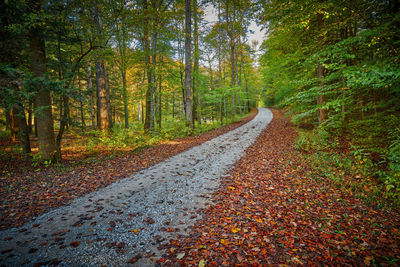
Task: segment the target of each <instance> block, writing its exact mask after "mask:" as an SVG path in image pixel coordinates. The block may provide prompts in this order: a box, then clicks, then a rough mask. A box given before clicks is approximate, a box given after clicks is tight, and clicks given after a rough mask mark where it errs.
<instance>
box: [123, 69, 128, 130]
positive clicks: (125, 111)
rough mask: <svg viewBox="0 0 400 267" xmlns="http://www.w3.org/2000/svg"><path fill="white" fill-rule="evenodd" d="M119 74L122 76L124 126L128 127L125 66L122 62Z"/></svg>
mask: <svg viewBox="0 0 400 267" xmlns="http://www.w3.org/2000/svg"><path fill="white" fill-rule="evenodd" d="M121 76H122V95H123V97H124V116H125V128H129V110H128V90H127V88H126V67H125V64H124V63H123V66H122V69H121Z"/></svg>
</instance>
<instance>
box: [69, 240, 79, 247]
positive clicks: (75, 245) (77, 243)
mask: <svg viewBox="0 0 400 267" xmlns="http://www.w3.org/2000/svg"><path fill="white" fill-rule="evenodd" d="M69 244H70V245H71V247H74V248H76V247H78V246H79V245H80V242H79V241H74V242H71V243H69Z"/></svg>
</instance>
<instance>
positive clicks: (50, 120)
mask: <svg viewBox="0 0 400 267" xmlns="http://www.w3.org/2000/svg"><path fill="white" fill-rule="evenodd" d="M206 5H208V6H211V5H213V7H214V9H215V12H217V18H215V19H216V20H217V21H216V22H215V23H213V24H212V25H210V23H207V22H205V21H204V19H203V15H204V7H205V6H206ZM1 9H2V32H1V38H2V40H1V44H2V47H1V48H2V49H1V77H2V78H1V90H2V97H1V107H2V114H3V115H2V117H3V119H2V123H3V129H4V126H5V127H6V129H7V133H8V132H9V134H11V139H12V140H13V141H15V140H16V139H19V140H20V141H21V142H22V148H23V155H24V156H25V158H26V159H27V160H29V158H31V152H32V149H31V144H30V140H29V136H30V135H32V134H34V135H35V136H36V137H37V140H38V147H39V153H40V154H39V156H37V157H36V158H39V159H41V160H46V161H53V162H54V161H59V160H61V158H62V140H63V138H64V134H65V133H66V132H68V130H69V129H70V128H74V129H81V132H82V133H84V132H86V133H87V132H88V131H90V130H92V132H90V133H89V134H92V135H97V136H99V135H101V134H99V132H103V133H110V134H111V133H114V134H115V133H116V132H118V133H120V135H124V134H126V135H129V134H131V133H132V130H131V131H124V130H123V129H133V130H135V131H137V133H136V134H135V135H137V136H138V135H143V132H145V133H146V136H149V135H153V136H155V135H159V136H160V135H161V136H163V134H164V135H165V134H168V132H171V126H170V125H179V127H177V126H174V127H175V128H176V131H178V132H182V133H186V134H189V133H190V132H192V131H193V129H195V128H197V127H200V131H201V129H202V128H201V127H203V128H207V127H208V128H207V129H209V128H210V127H212V126H210V125H217V122H218V123H219V124H224V123H225V120H229V121H232V119H234V118H235V116H240V115H241V114H247V113H248V112H249V111H250V109H251V108H253V107H255V106H256V105H257V102H258V99H259V95H260V93H259V87H260V82H259V79H258V78H257V77H258V73H257V70H256V68H255V61H254V58H253V54H254V53H255V51H254V47H251V46H250V45H249V44H248V43H247V40H246V35H247V33H248V31H249V24H250V21H251V20H252V19H253V18H254V15H253V13H254V12H253V11H254V10H255V6H254V5H253V4H250V2H248V1H244V2H236V1H232V2H226V3H225V2H215V3H211V2H209V3H208V2H204V3H203V2H202V3H197V2H196V1H195V2H193V3H191V1H189V2H188V3H185V1H84V2H82V1H48V2H47V1H5V2H4V4H2V7H1ZM202 123H204V124H205V125H204V126H201V124H202ZM214 127H216V126H214ZM186 128H189V129H188V130H185V129H186ZM163 129H166V130H163ZM190 129H191V130H190ZM172 130H173V129H172ZM96 131H97V132H96ZM79 134H80V133H79ZM171 134H172V135H174V133H171ZM178 134H179V133H178ZM137 136H130V137H131V138H132V139H134V138H136V139H137ZM102 137H104V138H108V136H102Z"/></svg>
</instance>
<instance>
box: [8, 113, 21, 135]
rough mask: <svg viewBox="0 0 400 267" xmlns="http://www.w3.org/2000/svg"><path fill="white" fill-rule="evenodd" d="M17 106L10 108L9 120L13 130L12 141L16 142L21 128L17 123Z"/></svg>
mask: <svg viewBox="0 0 400 267" xmlns="http://www.w3.org/2000/svg"><path fill="white" fill-rule="evenodd" d="M15 112H16V110H15V108H12V109H10V111H9V118H10V119H9V122H10V131H11V141H12V142H15V141H17V135H18V132H19V128H18V126H19V125H18V123H17V119H16V118H15V115H16V114H15Z"/></svg>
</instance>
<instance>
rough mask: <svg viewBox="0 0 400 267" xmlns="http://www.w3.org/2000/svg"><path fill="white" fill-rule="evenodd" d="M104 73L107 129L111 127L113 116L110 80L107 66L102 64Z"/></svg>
mask: <svg viewBox="0 0 400 267" xmlns="http://www.w3.org/2000/svg"><path fill="white" fill-rule="evenodd" d="M104 75H105V77H106V101H107V111H108V129H111V128H112V127H113V116H112V107H111V99H110V80H109V79H108V72H107V68H106V66H105V65H104Z"/></svg>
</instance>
